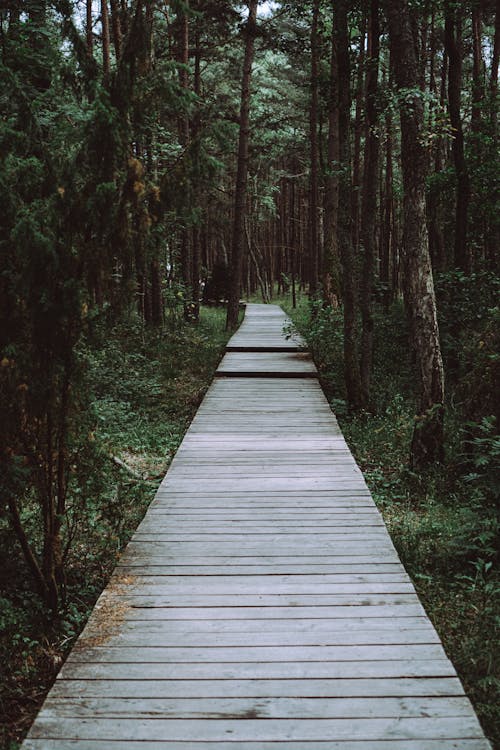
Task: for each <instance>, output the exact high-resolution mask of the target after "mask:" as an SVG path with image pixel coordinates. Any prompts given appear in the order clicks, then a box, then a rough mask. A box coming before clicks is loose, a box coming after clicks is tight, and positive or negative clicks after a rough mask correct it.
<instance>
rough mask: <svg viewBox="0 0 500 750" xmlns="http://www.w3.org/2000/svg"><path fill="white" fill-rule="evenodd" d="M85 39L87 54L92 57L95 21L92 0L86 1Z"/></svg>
mask: <svg viewBox="0 0 500 750" xmlns="http://www.w3.org/2000/svg"><path fill="white" fill-rule="evenodd" d="M85 15H86V20H85V39H86V43H87V52H88V54H89V56H90V57H92V55H93V54H94V19H93V17H92V0H86V5H85Z"/></svg>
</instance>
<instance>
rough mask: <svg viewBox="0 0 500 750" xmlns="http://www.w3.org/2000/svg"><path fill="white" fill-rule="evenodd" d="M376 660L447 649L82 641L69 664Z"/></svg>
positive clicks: (438, 655)
mask: <svg viewBox="0 0 500 750" xmlns="http://www.w3.org/2000/svg"><path fill="white" fill-rule="evenodd" d="M375 656H376V657H377V661H380V660H382V661H384V662H386V661H408V660H409V659H413V660H416V661H428V660H433V659H445V658H446V657H445V653H444V650H443V648H442V646H441V645H440V644H428V643H426V644H404V645H392V646H385V645H377V649H376V653H374V649H373V646H372V645H371V644H370V645H368V646H357V645H356V646H344V645H342V646H326V645H323V644H321V645H320V646H253V645H252V646H249V645H248V644H246V645H244V646H231V647H229V646H225V647H219V646H204V647H196V646H190V647H188V648H179V647H176V646H170V647H163V646H141V647H134V648H129V647H127V646H121V647H117V646H110V645H109V644H108V643H106V644H105V645H104V646H96V647H91V646H87V645H83V646H82V647H77V648H74V649H73V651H72V652H71V654H70V656H69V657H68V660H67V662H66V664H68V665H69V664H90V663H92V664H136V663H137V664H181V663H182V664H205V663H207V664H213V663H214V662H216V663H217V664H226V663H229V664H232V663H234V662H238V663H240V664H247V663H254V662H259V663H261V662H272V663H281V662H283V663H287V664H290V663H294V664H295V663H297V662H308V663H309V664H312V663H316V662H320V663H321V664H325V663H326V662H343V661H348V662H353V661H364V660H366V661H370V660H373V659H374V657H375Z"/></svg>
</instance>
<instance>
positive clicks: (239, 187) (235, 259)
mask: <svg viewBox="0 0 500 750" xmlns="http://www.w3.org/2000/svg"><path fill="white" fill-rule="evenodd" d="M257 6H258V0H249V2H248V20H247V24H246V29H245V36H246V41H245V57H244V61H243V75H242V80H241V105H240V133H239V141H238V163H237V170H236V188H235V196H234V218H233V237H232V251H231V279H230V290H229V300H228V305H227V319H226V328H227V329H228V330H232V329H235V328H236V326H237V325H238V312H239V302H240V294H241V273H242V268H243V252H244V247H245V208H246V193H247V177H248V145H249V140H250V86H251V82H252V64H253V57H254V46H255V33H256V27H257Z"/></svg>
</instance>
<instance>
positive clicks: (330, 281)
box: [323, 2, 341, 308]
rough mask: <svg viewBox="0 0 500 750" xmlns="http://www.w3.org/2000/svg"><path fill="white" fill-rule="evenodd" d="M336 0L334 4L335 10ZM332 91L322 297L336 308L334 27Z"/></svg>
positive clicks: (338, 294) (338, 292)
mask: <svg viewBox="0 0 500 750" xmlns="http://www.w3.org/2000/svg"><path fill="white" fill-rule="evenodd" d="M335 5H336V4H335V2H334V3H333V4H332V9H333V13H335ZM331 44H332V49H331V59H330V92H329V101H328V163H327V174H326V179H325V200H324V228H325V245H324V253H323V301H324V302H325V304H326V305H331V306H332V307H334V308H336V307H338V306H339V304H340V299H341V278H340V276H341V270H340V256H339V237H338V212H339V177H338V168H339V91H338V87H339V80H338V69H337V48H336V35H335V29H334V28H332V41H331Z"/></svg>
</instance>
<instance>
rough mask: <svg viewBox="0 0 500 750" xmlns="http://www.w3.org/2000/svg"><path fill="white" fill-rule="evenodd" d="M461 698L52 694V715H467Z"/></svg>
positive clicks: (49, 712) (48, 708)
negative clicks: (101, 696) (59, 695)
mask: <svg viewBox="0 0 500 750" xmlns="http://www.w3.org/2000/svg"><path fill="white" fill-rule="evenodd" d="M467 712H468V702H467V699H466V698H464V697H459V698H457V697H448V696H447V697H445V698H429V697H425V698H323V697H320V698H262V699H260V700H259V699H255V698H195V697H192V698H174V699H167V698H149V699H147V698H60V697H59V698H57V699H56V698H51V699H50V700H49V701H47V702H46V704H45V706H44V710H43V713H42V714H41V715H42V716H44V717H45V718H47V719H50V718H59V717H60V718H66V717H70V718H72V717H73V718H92V717H94V716H95V717H99V718H108V719H109V718H114V719H119V718H125V719H133V718H135V717H141V718H145V719H146V718H165V719H166V718H171V719H175V718H179V719H221V718H224V717H226V718H228V719H232V718H234V717H235V716H241V717H242V718H250V717H253V718H259V719H291V718H295V719H333V718H335V719H349V718H351V719H356V720H357V719H359V718H362V719H363V718H389V717H404V718H408V717H422V716H432V717H436V718H437V717H455V716H456V717H459V716H463V715H467Z"/></svg>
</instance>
